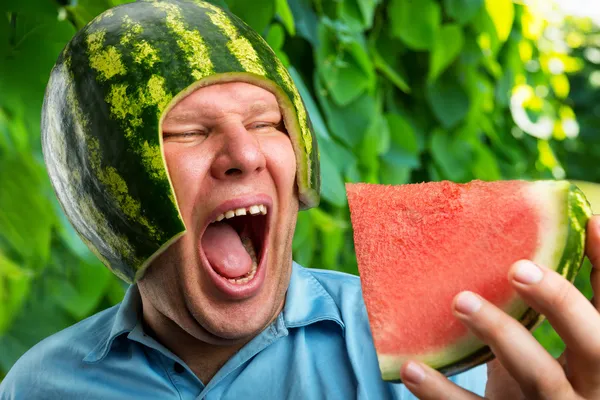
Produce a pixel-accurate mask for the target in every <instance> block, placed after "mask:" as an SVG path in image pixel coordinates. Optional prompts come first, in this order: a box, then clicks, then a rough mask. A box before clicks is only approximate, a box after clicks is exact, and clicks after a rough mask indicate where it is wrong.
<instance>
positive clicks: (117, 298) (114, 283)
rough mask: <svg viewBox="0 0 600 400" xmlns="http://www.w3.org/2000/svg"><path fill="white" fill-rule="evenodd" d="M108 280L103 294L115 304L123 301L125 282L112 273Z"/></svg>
mask: <svg viewBox="0 0 600 400" xmlns="http://www.w3.org/2000/svg"><path fill="white" fill-rule="evenodd" d="M109 281H110V282H109V284H108V287H107V289H106V291H105V294H106V298H107V299H108V301H109V302H110V304H112V305H115V304H118V303H120V302H121V301H123V297H124V296H125V291H126V290H127V284H126V283H125V282H123V281H122V280H120V279H119V278H117V277H116V276H114V275H112V274H111V275H110V279H109Z"/></svg>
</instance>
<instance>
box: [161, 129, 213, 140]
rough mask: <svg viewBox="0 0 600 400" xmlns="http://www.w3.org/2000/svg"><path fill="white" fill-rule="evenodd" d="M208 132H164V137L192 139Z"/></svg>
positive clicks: (166, 138)
mask: <svg viewBox="0 0 600 400" xmlns="http://www.w3.org/2000/svg"><path fill="white" fill-rule="evenodd" d="M206 135H207V133H206V132H204V131H188V132H178V133H174V132H163V138H164V139H165V140H168V139H192V138H197V137H202V136H206Z"/></svg>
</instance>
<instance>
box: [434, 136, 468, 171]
mask: <svg viewBox="0 0 600 400" xmlns="http://www.w3.org/2000/svg"><path fill="white" fill-rule="evenodd" d="M429 147H430V150H431V155H432V156H433V159H434V160H435V162H436V164H437V165H438V166H439V168H440V172H441V173H442V174H443V177H445V178H447V179H450V180H452V181H455V182H464V181H466V180H469V178H470V175H469V173H468V168H469V165H470V164H471V152H470V148H469V146H468V145H467V144H466V143H465V142H461V141H457V140H454V139H453V138H452V137H450V135H449V134H448V132H445V131H443V130H442V129H436V130H435V131H434V132H433V134H432V135H431V142H430V146H429ZM436 180H437V179H436Z"/></svg>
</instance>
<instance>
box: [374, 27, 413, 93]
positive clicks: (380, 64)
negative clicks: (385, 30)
mask: <svg viewBox="0 0 600 400" xmlns="http://www.w3.org/2000/svg"><path fill="white" fill-rule="evenodd" d="M378 39H379V36H378V35H377V34H373V35H371V37H369V45H368V47H369V54H371V58H372V59H373V65H374V66H375V68H376V69H377V70H379V71H380V72H381V73H382V74H383V75H384V76H385V77H386V78H387V79H389V80H390V81H391V82H392V83H393V84H394V85H396V87H397V88H398V89H400V90H401V91H403V92H404V93H410V85H409V84H408V80H407V78H406V75H405V73H404V71H402V70H400V69H399V68H397V67H396V66H393V65H392V64H391V63H390V62H388V60H387V59H386V58H384V57H383V56H382V55H381V53H380V50H379V46H380V43H381V41H379V40H378ZM385 44H388V45H389V41H388V42H385ZM388 50H389V49H388ZM389 53H390V52H389V51H388V54H389ZM394 64H397V63H394Z"/></svg>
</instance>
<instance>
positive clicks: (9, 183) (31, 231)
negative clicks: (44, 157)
mask: <svg viewBox="0 0 600 400" xmlns="http://www.w3.org/2000/svg"><path fill="white" fill-rule="evenodd" d="M48 186H49V185H48V184H47V183H46V181H45V180H44V179H43V178H42V172H41V170H40V168H39V166H38V165H37V163H36V162H35V161H34V160H33V158H32V157H31V156H28V155H26V154H22V155H21V156H20V158H19V159H16V158H15V157H12V158H2V157H0V188H2V190H0V238H2V239H4V240H5V241H6V242H8V244H9V245H10V246H11V247H12V249H13V250H14V251H16V252H18V253H19V254H20V256H21V257H22V258H23V259H24V260H25V261H26V262H27V264H28V266H29V265H31V267H37V268H43V267H44V265H45V264H46V260H47V258H48V254H49V252H50V235H51V230H52V227H53V225H54V224H55V223H56V219H55V217H54V214H53V210H52V204H51V203H50V202H49V201H48V199H47V198H46V195H47V193H48V192H49V187H48Z"/></svg>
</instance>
